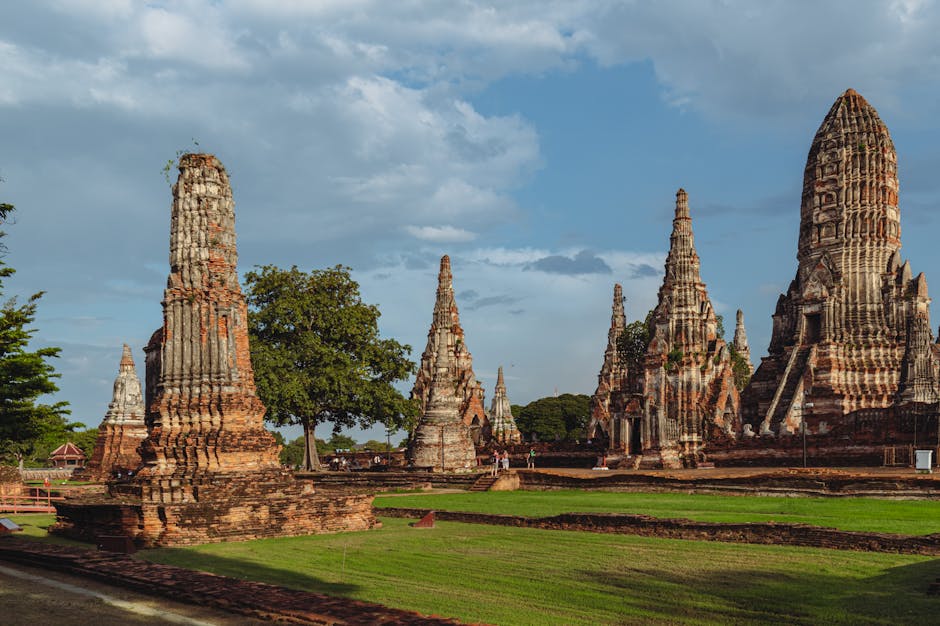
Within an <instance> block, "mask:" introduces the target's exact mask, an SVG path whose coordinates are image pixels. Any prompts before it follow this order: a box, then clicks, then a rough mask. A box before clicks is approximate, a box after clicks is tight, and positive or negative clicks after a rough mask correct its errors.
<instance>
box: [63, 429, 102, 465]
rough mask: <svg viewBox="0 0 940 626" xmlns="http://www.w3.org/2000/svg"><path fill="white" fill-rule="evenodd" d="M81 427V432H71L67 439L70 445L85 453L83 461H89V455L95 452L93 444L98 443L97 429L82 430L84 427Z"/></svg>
mask: <svg viewBox="0 0 940 626" xmlns="http://www.w3.org/2000/svg"><path fill="white" fill-rule="evenodd" d="M69 426H71V424H69ZM81 426H82V428H83V430H73V431H72V434H71V435H70V436H69V437H68V438H69V440H70V441H71V442H72V443H74V444H75V445H76V446H78V447H79V448H81V449H82V452H84V453H85V460H86V461H90V460H91V455H92V453H93V452H94V451H95V443H96V442H97V441H98V429H97V428H84V425H81Z"/></svg>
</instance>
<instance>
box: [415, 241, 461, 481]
mask: <svg viewBox="0 0 940 626" xmlns="http://www.w3.org/2000/svg"><path fill="white" fill-rule="evenodd" d="M445 258H446V257H445ZM440 314H441V316H444V315H448V316H449V312H447V311H441V313H440ZM435 319H436V320H437V316H435ZM438 321H442V320H438ZM436 331H437V332H436V335H437V336H436V343H437V345H440V346H447V345H451V344H450V342H451V337H449V335H450V334H451V328H450V326H449V325H448V324H446V323H439V324H437V328H436ZM453 360H454V357H453V354H452V353H451V351H450V350H442V351H441V352H440V354H439V355H438V357H437V359H435V362H434V375H433V376H432V377H431V384H430V387H429V388H428V401H427V403H426V405H425V409H424V413H423V414H422V416H421V419H420V421H419V422H418V426H417V427H416V428H415V432H414V435H413V436H412V440H411V449H410V450H409V458H410V460H411V462H412V463H413V464H414V465H416V466H418V467H431V468H433V470H434V471H438V472H467V471H470V470H471V469H473V468H474V467H476V448H475V447H474V445H473V440H472V439H471V437H470V429H469V427H468V426H467V425H466V424H465V423H464V420H463V419H462V417H461V415H460V401H459V400H458V398H457V396H456V395H455V393H454V388H455V384H454V383H455V381H454V375H453V370H454V366H453V363H452V361H453Z"/></svg>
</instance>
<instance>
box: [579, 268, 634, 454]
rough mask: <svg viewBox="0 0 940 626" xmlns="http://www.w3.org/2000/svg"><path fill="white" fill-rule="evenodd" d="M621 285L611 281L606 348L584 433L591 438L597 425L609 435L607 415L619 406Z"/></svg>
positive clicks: (621, 385)
mask: <svg viewBox="0 0 940 626" xmlns="http://www.w3.org/2000/svg"><path fill="white" fill-rule="evenodd" d="M623 302H624V298H623V287H622V286H621V285H620V284H619V283H617V284H615V285H614V300H613V304H612V306H611V313H610V329H609V330H608V331H607V348H606V349H605V350H604V362H603V363H602V364H601V370H600V372H599V373H598V375H597V388H596V389H595V390H594V395H593V396H591V419H590V421H589V423H588V428H587V435H588V437H589V438H594V437H597V436H598V435H599V433H598V429H601V430H602V431H603V432H604V434H606V435H607V436H608V438H610V437H611V435H612V431H611V419H612V417H615V414H616V413H618V408H622V407H621V405H622V403H621V402H618V397H619V395H620V394H621V392H622V391H624V385H625V384H626V377H627V368H626V365H625V364H622V363H621V361H620V351H619V348H618V344H619V342H620V336H621V335H622V334H623V331H624V329H625V328H626V327H627V316H626V312H625V311H624V304H623Z"/></svg>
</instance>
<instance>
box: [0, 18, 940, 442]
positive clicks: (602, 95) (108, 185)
mask: <svg viewBox="0 0 940 626" xmlns="http://www.w3.org/2000/svg"><path fill="white" fill-rule="evenodd" d="M938 26H940V11H938V8H937V6H936V4H935V3H933V2H920V1H915V0H910V1H906V2H904V1H896V2H862V1H857V2H822V3H819V2H813V3H808V2H806V3H804V2H783V1H780V2H759V3H757V2H751V1H735V0H725V1H721V2H717V1H716V2H704V1H702V2H656V3H635V2H627V1H622V2H618V1H612V0H611V1H607V0H593V1H584V2H579V1H577V0H570V1H565V2H550V1H539V2H535V1H532V2H529V1H526V0H517V1H513V2H505V3H491V4H486V3H480V2H474V1H471V0H465V1H461V2H443V1H442V2H417V1H414V2H395V3H390V2H381V1H370V0H343V1H338V0H336V1H330V0H322V1H319V2H303V1H301V0H296V1H292V2H279V3H276V4H273V3H268V2H262V1H261V0H233V1H230V2H208V1H200V0H186V1H180V2H148V3H141V2H132V1H131V0H112V1H104V0H94V1H93V0H73V1H71V2H65V1H54V0H48V1H37V2H32V3H16V4H14V5H12V6H10V7H6V8H5V10H4V19H3V20H2V22H0V137H2V141H0V177H2V178H3V179H4V182H3V183H2V184H0V198H2V199H3V200H4V201H7V202H13V203H14V204H16V205H17V207H18V216H17V223H16V224H13V225H10V226H9V227H8V228H7V229H6V230H7V231H8V233H9V235H8V237H7V240H6V243H7V245H8V247H9V249H10V251H9V254H8V256H7V258H6V260H7V262H8V263H9V264H11V265H12V266H13V267H15V268H16V269H17V270H18V273H17V275H16V277H15V278H14V279H12V280H10V281H8V283H7V294H14V293H17V294H21V295H26V294H29V293H33V292H35V291H38V290H45V291H46V295H45V296H44V298H43V299H42V301H41V304H40V309H39V316H38V319H37V324H36V325H37V328H38V332H37V335H36V342H37V344H45V345H58V346H61V347H62V348H63V351H62V357H61V359H59V360H58V361H57V362H56V367H57V369H58V371H59V372H61V374H62V378H61V380H60V387H61V393H60V394H59V396H58V398H57V399H63V400H68V401H69V402H71V403H72V408H73V418H74V419H76V420H79V421H82V422H85V423H87V424H89V425H94V424H97V423H98V422H100V420H101V419H102V417H103V415H104V412H105V410H106V407H107V403H108V401H109V399H110V390H111V384H112V382H113V379H114V376H115V374H116V373H117V366H118V362H119V360H120V354H121V344H122V343H124V342H126V343H128V344H130V345H131V346H132V347H133V348H134V355H135V358H136V359H137V362H138V365H139V366H141V365H142V362H143V358H142V357H143V354H142V350H141V347H142V346H143V345H144V343H145V342H146V340H147V338H148V337H149V335H150V334H151V332H152V331H153V330H154V329H155V328H157V327H158V326H159V325H160V323H161V310H160V304H159V302H160V299H161V297H162V289H163V286H164V284H165V281H166V273H167V255H168V233H169V205H170V191H169V185H168V184H167V182H166V180H165V179H164V176H163V173H162V171H161V170H162V168H163V165H164V164H165V163H166V161H167V160H168V159H170V158H173V157H174V155H175V154H176V152H177V150H188V149H192V148H194V145H193V141H194V140H195V141H198V144H199V146H198V149H199V150H204V151H208V152H213V153H215V154H216V155H217V156H218V157H219V158H220V159H221V160H222V162H223V163H224V164H225V165H226V167H227V169H228V170H229V173H230V175H231V178H232V181H233V187H234V193H235V201H236V214H237V220H238V237H239V252H240V266H241V269H242V271H245V270H247V269H249V268H250V267H252V266H253V265H256V264H266V263H274V264H278V265H282V266H289V265H291V264H297V265H298V266H300V267H302V268H318V267H326V266H330V265H334V264H337V263H342V264H345V265H349V266H351V267H352V268H353V269H354V274H355V277H356V278H357V280H359V282H360V284H361V288H362V293H363V296H364V298H365V299H366V300H367V301H369V302H373V303H376V304H378V305H379V306H380V308H381V310H382V313H383V317H382V329H383V332H384V333H385V334H387V335H390V336H394V337H396V338H398V339H399V340H401V341H404V342H407V343H409V344H411V345H412V346H413V348H414V353H413V354H414V356H415V358H418V357H419V356H420V353H421V351H422V349H423V347H424V344H425V341H426V334H427V329H428V325H429V323H430V319H431V307H432V304H433V299H434V288H435V274H436V270H437V261H438V259H439V258H440V255H442V254H444V253H448V254H450V255H451V257H452V259H453V265H454V274H455V289H456V292H457V294H458V306H459V307H460V310H461V319H462V322H463V325H464V327H465V330H466V332H467V343H468V347H469V348H470V350H471V351H472V353H473V355H474V364H475V369H476V372H477V375H478V377H479V378H480V379H481V380H482V381H483V383H484V386H485V388H486V390H487V392H488V393H489V392H490V391H491V390H492V387H493V385H494V384H495V377H496V369H497V367H498V366H499V365H500V364H502V365H504V366H505V367H506V379H507V386H508V391H509V396H510V398H511V400H512V401H513V402H515V403H525V402H528V401H531V400H533V399H536V398H539V397H542V396H544V395H549V394H551V393H553V391H554V390H555V389H558V390H559V391H560V392H565V391H569V392H577V393H591V392H592V391H593V389H594V386H595V383H596V376H597V371H598V369H599V367H600V364H601V357H602V354H603V350H604V346H605V341H606V333H607V327H608V325H609V318H610V300H611V293H612V286H613V283H614V282H622V283H623V284H624V292H625V295H626V297H627V314H628V316H629V317H630V319H635V318H638V317H642V316H643V315H645V312H646V311H647V310H648V309H649V308H651V307H652V306H653V304H654V299H655V295H656V291H657V289H658V287H659V282H660V280H661V275H662V263H663V260H664V258H665V253H666V249H667V245H668V237H669V230H670V222H671V213H672V206H673V202H674V194H675V191H676V189H677V188H679V187H684V188H685V189H686V190H687V191H688V192H689V196H690V205H691V210H692V217H693V225H694V228H695V234H696V244H697V248H698V252H699V255H700V257H701V259H702V274H703V278H704V280H705V282H706V283H707V285H708V288H709V293H710V295H711V297H712V300H713V302H714V304H715V307H716V309H717V310H718V312H719V313H722V314H724V315H725V318H726V319H729V320H730V319H733V315H734V311H735V309H736V308H739V307H740V308H742V309H743V310H744V312H745V316H746V321H747V328H748V333H749V336H750V340H751V346H752V351H753V353H754V354H755V356H757V355H760V354H762V353H763V352H764V351H765V350H766V346H767V344H768V341H769V335H770V327H771V320H770V315H771V313H772V311H773V307H774V304H775V302H776V298H777V295H778V294H779V293H780V292H781V291H782V290H784V289H785V288H786V285H787V284H788V283H789V281H790V280H791V279H792V278H793V276H794V273H795V269H796V262H795V254H796V234H797V224H798V215H799V205H800V189H801V185H802V174H803V166H804V160H805V157H806V152H807V150H808V148H809V145H810V142H811V140H812V137H813V134H814V133H815V131H816V128H817V127H818V125H819V123H820V122H821V121H822V118H823V116H824V115H825V114H826V112H827V111H828V109H829V106H830V105H831V103H832V102H833V100H834V99H835V98H836V97H837V96H838V95H839V94H840V93H841V92H842V91H844V90H845V89H846V88H848V87H854V88H855V89H857V90H858V91H859V92H860V93H862V95H864V96H865V97H866V98H867V99H868V100H869V101H870V102H871V103H872V104H873V105H874V106H875V107H876V108H877V109H878V111H879V112H880V114H881V116H882V119H883V120H884V121H885V122H886V123H887V125H888V128H889V129H890V131H891V133H892V136H893V138H894V141H895V145H896V147H897V149H898V155H899V173H900V179H901V196H900V197H901V220H902V240H903V242H904V249H903V251H902V252H903V254H904V255H905V257H906V258H910V260H911V262H912V265H913V267H914V271H915V272H918V271H924V272H925V273H926V275H927V278H928V281H929V280H930V279H931V278H932V276H933V275H934V274H935V273H937V272H938V271H940V251H938V250H937V247H936V245H935V244H934V239H935V236H934V233H935V232H936V227H937V217H936V212H935V210H934V207H935V206H936V199H937V197H938V191H940V176H938V175H937V171H938V165H940V122H938V120H940V115H938V113H940V111H938V108H940V104H938V103H940V97H938V96H940V81H938V79H937V77H938V76H940V72H938V67H937V66H938V64H940V43H938V41H937V39H936V37H935V36H934V33H935V32H936V30H937V28H938ZM139 369H140V368H139ZM140 373H141V375H142V374H143V372H142V371H140ZM405 387H410V383H409V384H408V385H406V386H405ZM487 402H489V397H487ZM324 434H325V433H324Z"/></svg>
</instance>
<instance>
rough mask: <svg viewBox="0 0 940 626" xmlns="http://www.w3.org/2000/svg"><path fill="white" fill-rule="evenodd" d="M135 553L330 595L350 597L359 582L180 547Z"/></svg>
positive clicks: (145, 558) (172, 562)
mask: <svg viewBox="0 0 940 626" xmlns="http://www.w3.org/2000/svg"><path fill="white" fill-rule="evenodd" d="M137 556H138V558H140V559H142V560H146V561H149V562H151V563H162V564H165V565H174V566H176V567H183V568H186V569H191V570H197V571H201V572H209V573H212V574H218V575H220V576H229V577H231V578H237V579H239V580H250V581H255V582H263V583H268V584H271V585H278V586H281V587H290V588H292V589H300V590H302V591H307V592H310V593H318V594H324V595H330V596H351V595H352V594H354V593H355V592H357V591H358V590H359V589H360V587H359V585H356V584H353V583H347V582H329V581H325V580H322V579H320V578H317V577H316V576H311V575H310V574H307V573H304V572H298V571H295V570H291V569H287V568H279V567H276V566H274V565H272V564H262V563H258V562H257V561H254V560H251V559H239V558H233V557H227V556H220V555H217V554H211V553H206V552H200V551H195V550H187V549H183V548H157V549H153V550H144V551H142V552H138V553H137Z"/></svg>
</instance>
